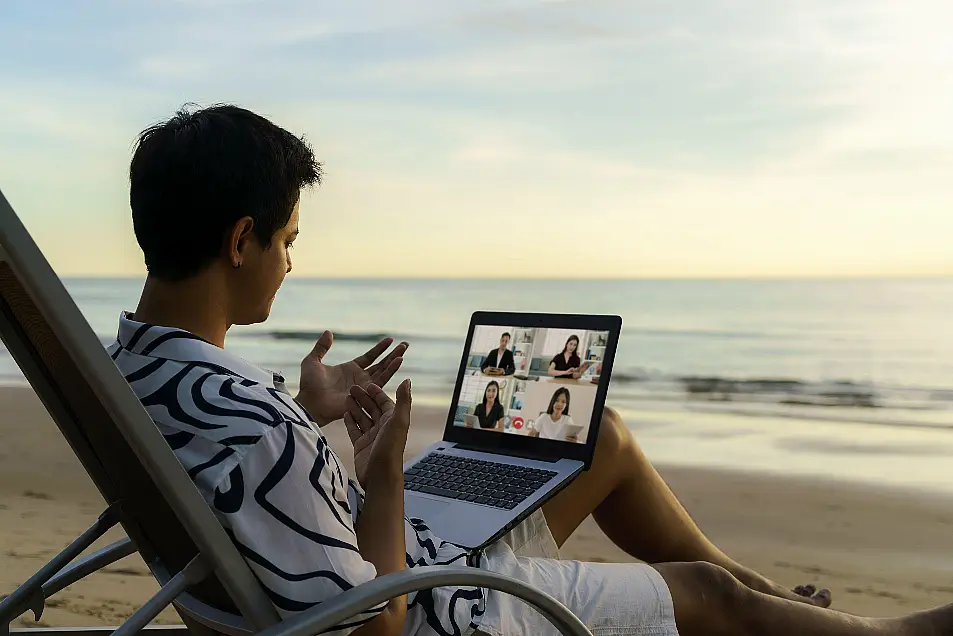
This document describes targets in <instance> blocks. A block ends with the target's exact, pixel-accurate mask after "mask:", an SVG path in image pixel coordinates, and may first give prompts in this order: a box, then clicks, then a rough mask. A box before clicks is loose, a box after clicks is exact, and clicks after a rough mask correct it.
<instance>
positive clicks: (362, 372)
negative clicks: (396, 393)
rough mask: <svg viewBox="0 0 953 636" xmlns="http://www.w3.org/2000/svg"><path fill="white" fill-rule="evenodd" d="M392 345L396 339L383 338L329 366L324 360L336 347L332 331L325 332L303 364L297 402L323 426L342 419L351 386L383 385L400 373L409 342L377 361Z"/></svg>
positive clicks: (403, 343) (401, 344) (398, 346)
mask: <svg viewBox="0 0 953 636" xmlns="http://www.w3.org/2000/svg"><path fill="white" fill-rule="evenodd" d="M393 342H394V339H393V338H384V339H383V340H381V341H380V342H378V343H377V344H376V345H374V346H373V347H371V348H370V349H369V350H368V351H367V353H365V354H364V355H361V356H358V357H356V358H354V359H353V360H351V361H350V362H345V363H343V364H337V365H335V366H333V367H329V366H327V365H326V364H324V363H323V362H322V360H323V359H324V356H325V355H327V353H328V351H329V350H330V349H331V345H332V344H334V336H333V335H332V334H331V332H330V331H325V332H324V333H323V334H322V335H321V337H320V338H318V342H317V343H315V345H314V349H312V350H311V353H309V354H308V355H307V356H305V358H304V360H302V361H301V390H300V391H299V392H298V401H299V402H301V404H303V405H304V407H305V408H306V409H308V411H309V412H310V413H311V415H312V417H314V418H315V419H316V420H317V421H318V424H320V425H321V426H324V425H325V424H328V423H330V422H334V421H336V420H339V419H341V418H342V417H344V411H345V405H344V401H345V399H346V398H347V392H348V389H350V388H351V387H352V386H359V387H366V386H368V385H369V384H371V383H374V384H376V385H377V386H384V385H385V384H387V382H388V381H389V380H390V379H391V378H392V377H393V376H394V374H395V373H397V370H398V369H399V368H400V365H401V363H403V361H404V357H403V356H404V353H405V352H406V351H407V347H408V346H409V345H408V344H407V343H406V342H401V343H400V344H399V345H397V346H396V347H394V350H393V351H391V352H390V353H389V354H388V355H387V357H385V358H384V359H383V360H381V361H380V362H376V361H377V359H378V358H379V357H380V356H381V355H382V354H383V353H384V352H385V351H387V348H388V347H389V346H390V345H391V344H392V343H393Z"/></svg>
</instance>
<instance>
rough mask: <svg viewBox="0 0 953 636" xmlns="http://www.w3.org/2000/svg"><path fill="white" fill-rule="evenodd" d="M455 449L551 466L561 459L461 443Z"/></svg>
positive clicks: (455, 445)
mask: <svg viewBox="0 0 953 636" xmlns="http://www.w3.org/2000/svg"><path fill="white" fill-rule="evenodd" d="M453 447H454V448H459V449H461V450H466V451H473V452H475V453H489V454H491V455H506V456H507V457H519V458H520V459H532V460H533V461H537V462H549V463H550V464H555V463H556V462H558V461H559V460H560V458H558V457H557V458H555V459H554V458H552V457H543V456H542V455H533V454H532V453H520V452H517V451H511V450H507V449H504V448H493V449H490V448H479V447H477V446H469V445H467V444H460V443H459V442H458V443H456V444H454V445H453Z"/></svg>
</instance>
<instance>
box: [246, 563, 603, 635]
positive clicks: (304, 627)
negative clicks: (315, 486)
mask: <svg viewBox="0 0 953 636" xmlns="http://www.w3.org/2000/svg"><path fill="white" fill-rule="evenodd" d="M457 585H467V586H476V587H482V588H487V589H492V590H498V591H500V592H504V593H506V594H511V595H513V596H515V597H517V598H519V599H521V600H522V601H524V602H525V603H526V604H528V605H530V606H531V607H533V608H534V609H536V610H537V611H538V612H539V613H540V614H542V615H543V616H545V617H546V618H547V619H548V620H549V621H550V622H551V623H552V624H553V626H554V627H556V629H558V630H559V632H560V633H561V634H563V635H564V636H592V634H591V633H590V632H589V630H588V629H587V628H586V626H585V625H584V624H583V623H582V621H580V620H579V619H578V618H577V617H576V616H575V615H574V614H573V613H572V612H570V611H569V610H568V609H566V607H565V606H564V605H562V604H561V603H560V602H559V601H557V600H556V599H554V598H553V597H551V596H549V595H548V594H546V593H544V592H541V591H539V590H537V589H535V588H533V587H531V586H530V585H528V584H526V583H523V582H522V581H519V580H517V579H514V578H511V577H508V576H504V575H502V574H497V573H495V572H488V571H486V570H481V569H479V568H467V567H457V566H443V565H436V566H429V567H418V568H408V569H406V570H403V571H401V572H395V573H393V574H386V575H384V576H381V577H378V578H376V579H374V580H372V581H368V582H367V583H364V584H362V585H359V586H357V587H355V588H352V589H350V590H348V591H347V592H343V593H341V594H338V595H336V596H335V597H333V598H331V599H328V600H327V601H324V602H322V603H321V604H320V605H318V606H317V607H315V608H313V609H311V610H308V611H305V612H302V613H301V614H298V615H296V616H293V617H292V618H289V619H287V620H285V621H282V622H281V623H279V624H278V625H273V626H272V627H269V628H267V629H265V630H263V631H261V632H259V633H258V636H314V635H315V634H319V633H321V632H324V631H326V630H328V629H330V628H332V627H334V626H335V625H338V624H340V623H343V622H344V621H346V620H347V619H349V618H352V617H354V616H356V615H357V614H360V613H361V612H364V611H366V610H368V609H370V608H371V607H374V606H375V605H377V604H379V603H382V602H384V601H389V600H391V599H393V598H395V597H397V596H401V595H402V594H407V593H409V592H416V591H419V590H429V589H432V588H435V587H446V586H457Z"/></svg>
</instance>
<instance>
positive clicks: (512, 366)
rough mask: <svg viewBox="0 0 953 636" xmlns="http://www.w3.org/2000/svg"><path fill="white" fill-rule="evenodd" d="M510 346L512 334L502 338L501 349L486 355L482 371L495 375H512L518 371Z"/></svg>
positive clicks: (504, 335)
mask: <svg viewBox="0 0 953 636" xmlns="http://www.w3.org/2000/svg"><path fill="white" fill-rule="evenodd" d="M509 345H510V334H509V333H504V334H503V335H502V336H500V348H499V349H494V350H493V351H491V352H490V353H488V354H486V359H485V360H483V364H481V365H480V370H481V371H483V372H484V373H491V374H494V375H512V374H513V372H515V371H516V363H515V362H514V361H513V352H512V351H510V349H509Z"/></svg>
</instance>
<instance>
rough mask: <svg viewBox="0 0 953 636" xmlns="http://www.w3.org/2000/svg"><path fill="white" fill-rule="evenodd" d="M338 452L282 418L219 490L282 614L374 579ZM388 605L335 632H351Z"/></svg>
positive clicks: (240, 541)
mask: <svg viewBox="0 0 953 636" xmlns="http://www.w3.org/2000/svg"><path fill="white" fill-rule="evenodd" d="M352 505H353V497H349V484H348V482H347V480H346V479H345V478H344V473H343V470H342V469H341V467H340V465H339V463H338V459H337V456H336V455H334V454H333V452H332V451H331V449H330V448H329V447H328V446H327V444H326V442H325V440H324V437H323V436H321V435H320V434H319V433H318V432H316V431H315V430H313V429H312V428H310V427H308V426H306V425H302V424H299V423H292V422H288V421H285V422H282V423H279V424H278V425H276V426H275V427H274V428H272V429H270V430H269V431H268V432H267V433H266V434H265V435H263V436H262V438H261V439H260V440H259V441H258V442H257V443H256V444H255V446H254V447H253V448H251V449H250V450H249V451H247V452H246V453H245V455H244V456H243V457H242V459H241V461H240V462H239V463H238V464H237V465H236V467H235V468H234V469H232V470H231V471H230V472H229V473H227V474H226V476H225V477H224V478H223V479H222V482H221V483H219V484H218V485H217V487H216V488H215V491H214V500H213V506H214V509H215V510H216V512H217V514H218V515H219V517H220V518H221V519H222V522H223V525H225V527H226V529H227V531H228V532H229V534H230V535H231V537H232V540H233V541H234V542H235V544H236V546H237V547H238V549H239V552H240V553H241V554H242V556H243V557H244V558H245V560H246V561H247V562H248V564H249V566H250V567H251V569H252V571H253V572H254V573H255V575H256V576H257V577H258V579H259V580H260V581H261V583H262V585H263V586H264V588H265V590H266V592H267V593H268V595H269V597H270V598H271V600H272V602H273V603H274V604H275V607H276V608H277V609H278V612H279V614H280V615H281V616H282V617H288V616H291V615H294V614H296V613H298V612H302V611H305V610H307V609H310V608H312V607H314V606H316V605H319V604H320V603H321V602H322V601H325V600H327V599H329V598H332V597H334V596H336V595H337V594H340V593H341V592H344V591H346V590H349V589H351V588H352V587H355V586H358V585H360V584H362V583H365V582H367V581H370V580H372V579H373V578H375V577H376V576H377V570H376V568H375V567H374V566H373V565H372V564H371V563H369V562H368V561H365V560H364V558H363V557H362V556H361V553H360V552H359V551H358V546H357V535H356V534H355V532H354V523H353V519H352V511H351V506H352ZM385 606H386V603H382V604H380V605H379V606H377V607H375V608H372V609H371V610H369V611H367V612H365V613H363V614H360V615H358V616H356V617H354V618H352V619H349V620H348V621H347V623H345V624H342V625H340V626H338V627H337V628H335V629H334V630H332V631H333V632H334V633H335V634H346V633H348V632H350V631H351V630H353V629H355V628H357V627H359V626H360V625H363V624H364V623H366V622H368V621H370V620H371V619H373V618H374V617H375V616H376V615H377V614H379V613H380V612H381V611H382V610H383V608H384V607H385Z"/></svg>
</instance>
